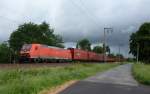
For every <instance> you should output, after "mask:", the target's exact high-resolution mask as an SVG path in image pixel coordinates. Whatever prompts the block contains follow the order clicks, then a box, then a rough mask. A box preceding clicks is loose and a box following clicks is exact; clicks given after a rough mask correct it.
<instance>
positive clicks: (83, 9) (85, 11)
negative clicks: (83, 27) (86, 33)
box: [69, 0, 100, 27]
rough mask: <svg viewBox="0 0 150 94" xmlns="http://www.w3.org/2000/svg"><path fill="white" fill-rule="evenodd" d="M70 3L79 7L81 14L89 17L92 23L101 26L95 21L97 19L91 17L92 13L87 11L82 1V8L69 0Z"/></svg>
mask: <svg viewBox="0 0 150 94" xmlns="http://www.w3.org/2000/svg"><path fill="white" fill-rule="evenodd" d="M69 1H70V2H71V3H72V4H73V5H74V6H75V7H77V8H78V9H79V10H80V11H81V12H84V13H85V15H87V16H88V17H89V18H90V19H91V21H93V23H94V24H95V25H97V26H98V27H99V26H100V25H99V23H98V22H97V21H96V20H95V19H94V18H95V17H93V15H91V13H90V12H89V10H87V9H86V8H85V6H84V4H83V2H81V1H80V3H81V4H82V6H81V4H77V3H75V2H74V1H73V0H69Z"/></svg>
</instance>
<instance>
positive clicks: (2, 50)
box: [0, 43, 10, 63]
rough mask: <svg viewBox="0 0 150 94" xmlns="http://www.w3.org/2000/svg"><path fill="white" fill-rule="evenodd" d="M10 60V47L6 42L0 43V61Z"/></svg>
mask: <svg viewBox="0 0 150 94" xmlns="http://www.w3.org/2000/svg"><path fill="white" fill-rule="evenodd" d="M9 62H10V49H9V47H8V45H7V44H6V43H2V44H0V63H9Z"/></svg>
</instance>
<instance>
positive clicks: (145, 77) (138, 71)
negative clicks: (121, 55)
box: [133, 64, 150, 85]
mask: <svg viewBox="0 0 150 94" xmlns="http://www.w3.org/2000/svg"><path fill="white" fill-rule="evenodd" d="M133 76H134V78H135V79H136V80H137V81H139V82H140V83H141V84H145V85H150V65H146V64H134V66H133Z"/></svg>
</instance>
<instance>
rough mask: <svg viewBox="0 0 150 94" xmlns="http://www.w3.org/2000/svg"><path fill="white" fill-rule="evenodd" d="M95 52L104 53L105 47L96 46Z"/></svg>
mask: <svg viewBox="0 0 150 94" xmlns="http://www.w3.org/2000/svg"><path fill="white" fill-rule="evenodd" d="M93 52H95V53H103V52H104V50H103V47H101V46H95V47H94V48H93Z"/></svg>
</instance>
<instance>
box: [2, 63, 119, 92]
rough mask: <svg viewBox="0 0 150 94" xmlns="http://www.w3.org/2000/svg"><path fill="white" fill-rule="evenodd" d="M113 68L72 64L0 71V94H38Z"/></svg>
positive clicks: (102, 65) (110, 66) (107, 65)
mask: <svg viewBox="0 0 150 94" xmlns="http://www.w3.org/2000/svg"><path fill="white" fill-rule="evenodd" d="M115 66H117V64H74V65H72V66H67V67H55V68H33V69H13V70H0V94H38V93H39V92H40V91H42V90H46V89H49V88H53V87H56V86H58V85H61V84H63V83H65V82H67V81H70V80H81V79H84V78H86V77H88V76H91V75H94V74H96V73H97V72H100V71H104V70H107V69H109V68H112V67H115Z"/></svg>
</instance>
